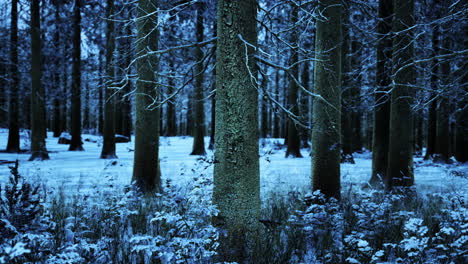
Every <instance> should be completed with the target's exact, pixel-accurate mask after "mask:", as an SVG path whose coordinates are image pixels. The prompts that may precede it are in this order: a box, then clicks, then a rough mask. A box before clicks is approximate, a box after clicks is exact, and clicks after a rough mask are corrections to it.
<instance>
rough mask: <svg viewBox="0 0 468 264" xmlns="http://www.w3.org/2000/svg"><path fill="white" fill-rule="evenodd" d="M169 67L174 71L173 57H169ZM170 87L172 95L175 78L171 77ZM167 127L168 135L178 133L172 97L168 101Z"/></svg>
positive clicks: (169, 92)
mask: <svg viewBox="0 0 468 264" xmlns="http://www.w3.org/2000/svg"><path fill="white" fill-rule="evenodd" d="M169 69H170V71H171V72H172V71H173V70H174V62H173V61H172V58H169ZM168 84H169V87H168V94H169V95H171V94H173V93H174V86H175V83H174V79H173V78H172V77H170V78H169V83H168ZM166 123H167V129H166V136H168V137H174V136H176V135H177V120H176V109H175V98H172V99H171V100H169V101H168V102H167V122H166Z"/></svg>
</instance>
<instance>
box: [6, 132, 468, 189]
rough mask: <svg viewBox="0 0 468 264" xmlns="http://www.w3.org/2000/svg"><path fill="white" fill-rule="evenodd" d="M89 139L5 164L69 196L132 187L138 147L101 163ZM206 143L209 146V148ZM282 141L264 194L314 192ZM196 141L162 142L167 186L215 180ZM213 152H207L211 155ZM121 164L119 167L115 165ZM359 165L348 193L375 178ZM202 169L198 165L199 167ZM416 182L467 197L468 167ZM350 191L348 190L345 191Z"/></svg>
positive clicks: (435, 168) (364, 163)
mask: <svg viewBox="0 0 468 264" xmlns="http://www.w3.org/2000/svg"><path fill="white" fill-rule="evenodd" d="M7 137H8V131H7V130H5V129H1V130H0V149H2V150H3V149H5V147H6V144H7ZM87 138H90V139H94V140H97V143H91V142H86V141H85V142H84V145H83V147H84V149H85V151H83V152H71V151H68V145H59V144H57V141H58V139H57V138H53V137H52V134H51V133H49V134H48V138H47V148H48V150H49V151H51V153H50V154H49V155H50V160H48V161H36V162H29V161H27V160H28V158H29V156H30V155H29V154H28V153H25V154H8V153H0V160H10V161H13V160H16V159H18V160H19V162H20V172H21V174H22V175H23V176H25V177H27V178H29V179H31V180H33V181H34V182H36V183H44V184H46V185H47V186H49V187H52V188H64V189H65V190H66V192H67V193H70V191H71V193H73V192H77V191H79V192H85V191H90V190H93V187H96V186H110V185H116V186H119V185H121V186H123V185H125V184H128V183H130V181H131V176H132V165H133V154H134V153H133V151H132V150H133V141H132V142H130V143H118V144H117V156H118V157H119V158H118V159H117V160H102V159H99V156H100V152H101V147H102V145H101V143H100V142H101V141H102V139H101V138H100V137H98V136H93V135H83V140H85V139H87ZM208 141H209V139H208V138H206V139H205V142H206V143H208ZM275 141H276V142H282V140H281V139H267V140H262V142H264V144H261V146H262V145H264V146H263V147H261V151H260V174H261V191H262V193H263V194H266V193H269V192H270V191H274V192H277V191H282V192H289V191H291V190H303V189H306V188H309V187H310V165H311V162H310V157H309V155H308V153H307V151H306V150H303V151H302V154H303V156H304V158H296V159H294V158H285V157H284V155H285V149H284V148H283V149H276V148H275V146H274V144H273V143H274V142H275ZM25 144H26V145H27V137H26V136H25V135H24V134H22V137H21V146H22V147H24V146H25ZM191 147H192V138H191V137H170V138H167V137H162V138H161V147H160V157H161V170H162V177H163V180H166V179H171V180H172V181H173V182H174V183H177V184H184V183H185V182H187V181H190V180H191V179H192V178H193V176H194V174H193V173H192V172H191V169H192V168H194V167H197V168H198V169H197V172H198V173H199V172H200V171H204V173H206V174H207V175H209V176H210V175H212V170H213V166H207V167H206V168H205V166H206V165H207V163H201V162H200V161H197V159H198V158H199V157H198V156H190V155H189V153H190V151H191ZM207 151H208V150H207ZM212 156H213V153H212V152H211V151H208V155H207V159H208V160H210V159H212ZM115 161H116V162H115ZM355 161H356V164H342V165H341V175H342V182H343V183H344V184H343V186H344V188H349V187H350V186H353V188H360V187H361V186H363V185H364V184H365V183H366V182H367V181H368V179H369V178H370V174H371V165H372V164H371V154H370V153H369V152H365V153H363V154H355ZM197 164H198V165H197ZM415 164H416V169H415V181H416V184H417V188H418V189H419V190H421V191H436V190H437V191H454V192H466V191H467V188H466V186H468V178H467V175H468V164H466V163H465V164H452V165H442V164H433V163H429V162H424V161H422V160H421V158H415ZM453 170H456V171H458V172H459V173H461V174H464V176H465V177H455V176H453V175H452V173H451V171H453ZM8 175H9V169H8V166H7V165H0V182H4V181H5V180H6V179H7V177H8ZM345 190H346V189H345Z"/></svg>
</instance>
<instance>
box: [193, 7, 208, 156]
mask: <svg viewBox="0 0 468 264" xmlns="http://www.w3.org/2000/svg"><path fill="white" fill-rule="evenodd" d="M196 8H197V21H196V32H195V34H196V38H197V42H202V41H203V31H204V25H203V15H204V14H203V12H204V10H205V5H204V3H203V2H198V3H197V4H196ZM195 60H196V61H197V64H196V67H195V74H196V76H195V96H194V99H195V102H194V106H195V116H194V126H193V148H192V153H190V155H205V154H206V151H205V111H204V103H203V50H202V47H200V46H198V47H196V48H195Z"/></svg>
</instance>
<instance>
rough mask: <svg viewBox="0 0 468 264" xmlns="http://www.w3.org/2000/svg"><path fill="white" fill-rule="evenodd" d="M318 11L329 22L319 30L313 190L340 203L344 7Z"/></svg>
mask: <svg viewBox="0 0 468 264" xmlns="http://www.w3.org/2000/svg"><path fill="white" fill-rule="evenodd" d="M318 8H319V9H318V10H319V12H320V13H321V14H323V15H324V17H326V18H327V20H326V21H324V20H319V21H317V26H316V41H315V54H316V60H315V61H316V62H315V64H316V65H315V68H314V92H315V93H316V94H318V95H320V96H321V97H323V99H324V100H319V99H315V100H314V105H313V115H314V117H313V119H314V125H313V128H312V155H311V156H312V187H313V190H320V191H321V192H322V193H323V194H325V195H326V196H327V197H335V198H338V199H339V198H340V135H341V41H342V35H341V29H342V28H341V12H342V11H341V10H342V5H341V1H339V0H325V1H321V2H320V4H319V7H318ZM325 101H326V102H325Z"/></svg>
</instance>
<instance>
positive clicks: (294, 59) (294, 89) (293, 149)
mask: <svg viewBox="0 0 468 264" xmlns="http://www.w3.org/2000/svg"><path fill="white" fill-rule="evenodd" d="M298 13H299V7H298V6H296V4H294V6H293V8H292V16H291V23H292V24H293V25H295V27H294V28H293V30H292V32H291V43H292V45H293V46H294V48H293V50H292V51H291V65H292V68H291V75H292V76H293V77H294V78H295V79H296V80H299V51H298V49H299V36H298V34H299V32H298V31H299V28H297V25H296V24H297V20H298ZM298 91H299V86H298V84H297V83H296V82H295V81H294V80H290V81H289V90H288V109H289V111H290V112H291V113H292V114H293V115H295V116H296V117H297V116H299V108H298ZM287 129H288V134H287V140H286V141H287V145H288V146H287V149H286V157H289V156H292V157H295V158H302V154H301V140H300V137H299V131H298V128H297V124H296V121H295V120H293V119H292V118H289V119H288V126H287Z"/></svg>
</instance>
